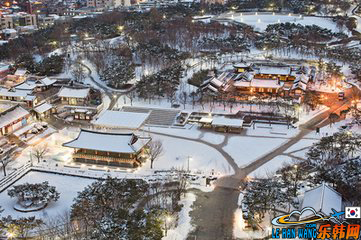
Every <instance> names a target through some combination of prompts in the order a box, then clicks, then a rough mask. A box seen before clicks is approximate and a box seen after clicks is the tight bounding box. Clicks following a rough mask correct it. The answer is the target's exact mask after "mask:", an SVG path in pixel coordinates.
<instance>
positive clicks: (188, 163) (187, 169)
mask: <svg viewBox="0 0 361 240" xmlns="http://www.w3.org/2000/svg"><path fill="white" fill-rule="evenodd" d="M190 159H191V157H190V156H188V168H187V170H188V172H189V161H190Z"/></svg>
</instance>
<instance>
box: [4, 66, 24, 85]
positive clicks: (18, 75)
mask: <svg viewBox="0 0 361 240" xmlns="http://www.w3.org/2000/svg"><path fill="white" fill-rule="evenodd" d="M26 75H27V70H26V69H21V68H18V69H17V70H16V71H15V73H14V74H13V75H8V76H7V78H8V79H9V80H12V81H14V82H16V83H19V82H23V81H25V79H26Z"/></svg>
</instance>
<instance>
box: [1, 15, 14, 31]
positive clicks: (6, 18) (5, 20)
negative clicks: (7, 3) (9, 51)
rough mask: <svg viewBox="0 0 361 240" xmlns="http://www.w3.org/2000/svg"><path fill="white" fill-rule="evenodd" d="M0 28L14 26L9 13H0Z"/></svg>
mask: <svg viewBox="0 0 361 240" xmlns="http://www.w3.org/2000/svg"><path fill="white" fill-rule="evenodd" d="M0 22H1V25H0V28H1V29H13V28H14V21H13V17H12V16H10V15H0Z"/></svg>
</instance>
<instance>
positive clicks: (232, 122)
mask: <svg viewBox="0 0 361 240" xmlns="http://www.w3.org/2000/svg"><path fill="white" fill-rule="evenodd" d="M242 125H243V120H241V119H236V118H225V117H214V118H213V121H212V126H215V127H217V126H227V127H239V128H240V127H242Z"/></svg>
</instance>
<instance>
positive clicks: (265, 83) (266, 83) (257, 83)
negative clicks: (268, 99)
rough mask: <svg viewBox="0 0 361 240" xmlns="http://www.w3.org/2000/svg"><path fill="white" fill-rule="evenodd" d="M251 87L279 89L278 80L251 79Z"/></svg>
mask: <svg viewBox="0 0 361 240" xmlns="http://www.w3.org/2000/svg"><path fill="white" fill-rule="evenodd" d="M251 87H261V88H262V87H264V88H280V87H281V85H280V84H279V81H278V80H271V79H253V80H252V81H251Z"/></svg>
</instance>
